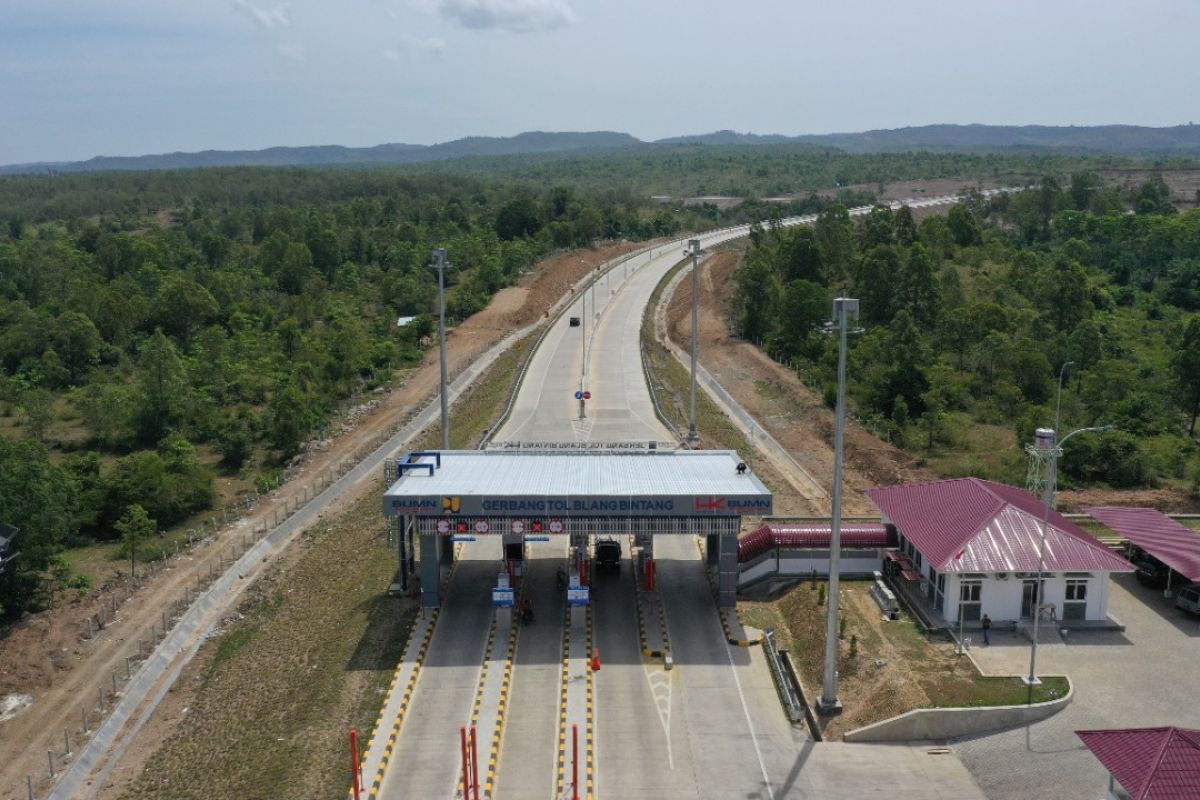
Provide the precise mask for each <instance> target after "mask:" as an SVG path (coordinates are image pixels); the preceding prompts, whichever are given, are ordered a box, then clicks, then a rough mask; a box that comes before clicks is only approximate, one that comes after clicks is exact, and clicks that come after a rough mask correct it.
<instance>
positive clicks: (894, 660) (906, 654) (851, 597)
mask: <svg viewBox="0 0 1200 800" xmlns="http://www.w3.org/2000/svg"><path fill="white" fill-rule="evenodd" d="M824 583H825V582H824V580H823V579H822V580H820V581H819V583H817V584H814V583H812V582H811V581H808V580H804V581H802V582H801V583H800V584H798V585H796V586H794V587H792V588H791V589H789V590H788V591H787V592H786V593H784V594H783V595H782V596H780V597H779V598H777V599H774V600H771V601H766V602H749V601H742V602H739V603H738V614H739V616H740V617H741V618H742V620H743V621H744V622H746V623H748V624H750V625H753V626H755V627H758V628H763V629H774V630H775V631H776V640H777V641H778V643H779V646H780V647H781V648H785V649H788V650H789V651H790V653H791V657H792V661H793V663H794V664H795V665H796V668H797V670H799V672H800V676H801V679H802V680H803V681H804V684H805V687H806V689H807V690H808V692H809V693H810V694H812V695H815V694H817V693H819V692H820V690H821V686H822V681H823V678H824V665H825V660H824V659H825V623H826V612H827V608H828V607H827V606H826V605H824V604H821V603H820V602H819V600H820V597H821V594H822V592H821V591H820V587H821V586H822V585H824ZM869 586H870V582H868V581H843V582H842V616H843V617H844V618H845V620H846V629H845V634H844V637H843V638H842V639H841V641H840V643H839V646H838V673H839V689H838V696H839V697H840V698H841V700H842V703H843V705H844V706H845V711H844V713H843V714H842V716H841V717H835V718H833V719H832V720H828V721H827V725H828V726H829V727H828V728H827V729H826V732H827V734H832V735H834V736H838V735H840V734H841V733H845V732H846V731H847V730H851V729H853V728H856V727H859V726H862V725H867V724H870V723H872V722H878V721H879V720H882V719H887V718H888V717H892V716H895V715H896V714H902V713H904V712H905V711H910V710H912V709H914V708H929V707H961V706H992V705H1015V704H1020V703H1026V702H1034V703H1038V702H1042V701H1044V700H1051V699H1054V698H1056V697H1062V696H1063V695H1064V694H1066V691H1067V682H1066V680H1065V679H1063V678H1054V677H1050V678H1045V679H1044V680H1043V682H1042V684H1041V685H1040V686H1038V687H1035V689H1034V691H1033V693H1032V694H1031V693H1030V692H1029V689H1028V687H1026V686H1025V684H1024V683H1022V682H1021V680H1020V679H1019V678H1016V677H1013V678H1007V677H989V676H984V675H980V674H979V671H978V670H977V669H975V665H974V664H972V663H971V660H970V659H969V658H967V657H966V656H962V655H959V654H958V653H957V652H956V650H957V645H956V644H955V643H954V642H953V641H951V640H950V639H949V638H947V637H944V636H937V635H933V636H930V635H927V634H925V633H924V632H923V631H922V630H921V629H920V628H918V627H917V625H916V624H915V623H914V622H913V621H912V620H911V619H909V618H907V616H902V617H901V619H899V620H896V621H892V622H889V621H884V620H883V619H882V614H881V613H880V612H879V609H878V607H877V606H876V605H875V601H874V600H872V599H871V598H870V596H869V594H868V592H867V589H868V587H869ZM852 640H857V643H856V644H855V645H854V648H855V649H856V651H857V652H856V653H855V654H853V655H852V654H851V642H852Z"/></svg>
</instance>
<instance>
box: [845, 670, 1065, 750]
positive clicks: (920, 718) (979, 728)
mask: <svg viewBox="0 0 1200 800" xmlns="http://www.w3.org/2000/svg"><path fill="white" fill-rule="evenodd" d="M1067 686H1068V687H1070V688H1068V689H1067V693H1066V695H1064V696H1063V697H1059V698H1057V699H1055V700H1047V701H1046V702H1044V703H1034V704H1033V705H1020V706H978V707H975V706H973V707H970V708H918V709H914V710H913V711H909V712H907V713H904V714H901V715H900V716H898V717H892V718H891V719H885V720H883V721H882V722H876V723H874V724H873V725H865V726H863V727H861V728H856V729H855V730H852V731H850V732H849V733H847V734H846V735H845V736H844V737H843V738H844V739H845V741H847V742H911V741H917V740H922V739H933V740H938V741H941V740H944V739H956V738H958V737H960V736H973V735H975V734H979V733H987V732H988V731H994V730H999V729H1001V728H1012V727H1016V726H1018V725H1027V724H1028V723H1030V722H1037V721H1038V720H1042V719H1046V718H1047V717H1052V716H1054V715H1055V714H1057V713H1058V712H1059V711H1061V710H1062V709H1064V708H1066V706H1067V704H1068V703H1070V702H1071V698H1072V697H1073V696H1074V695H1075V687H1074V685H1072V684H1071V681H1070V679H1069V678H1068V679H1067Z"/></svg>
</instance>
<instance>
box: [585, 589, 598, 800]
mask: <svg viewBox="0 0 1200 800" xmlns="http://www.w3.org/2000/svg"><path fill="white" fill-rule="evenodd" d="M593 647H594V645H593V643H592V606H591V604H590V603H589V604H588V607H587V650H585V651H584V655H585V658H586V657H587V656H589V655H591V654H592V653H594V652H595V650H593V649H592V648H593ZM595 674H596V673H595V671H594V670H592V669H591V668H590V665H589V669H588V670H587V736H586V740H587V758H586V759H585V760H584V763H585V764H586V765H587V772H586V774H587V795H586V798H587V800H595V796H596V703H595V697H596V695H595V692H594V691H593V685H594V683H595V681H594V676H595Z"/></svg>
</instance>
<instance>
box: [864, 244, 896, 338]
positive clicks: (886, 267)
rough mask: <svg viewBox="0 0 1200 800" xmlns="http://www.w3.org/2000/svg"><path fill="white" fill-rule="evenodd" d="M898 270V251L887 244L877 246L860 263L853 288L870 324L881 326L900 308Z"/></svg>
mask: <svg viewBox="0 0 1200 800" xmlns="http://www.w3.org/2000/svg"><path fill="white" fill-rule="evenodd" d="M899 269H900V257H899V255H897V253H896V248H894V247H889V246H887V245H878V246H876V247H874V248H873V249H871V250H870V251H869V252H868V253H866V254H865V255H864V256H863V257H862V259H861V260H860V261H859V264H858V271H857V274H856V275H855V277H854V287H855V290H856V291H857V292H858V296H859V297H860V298H861V299H862V315H863V319H865V320H866V321H867V322H869V323H872V324H875V325H881V324H885V323H887V322H889V321H890V320H891V319H892V316H893V315H894V314H895V311H896V308H897V303H896V283H897V280H898V278H899V276H898V274H897V273H898V272H899Z"/></svg>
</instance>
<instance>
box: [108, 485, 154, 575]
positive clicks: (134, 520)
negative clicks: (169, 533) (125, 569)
mask: <svg viewBox="0 0 1200 800" xmlns="http://www.w3.org/2000/svg"><path fill="white" fill-rule="evenodd" d="M113 527H114V528H116V530H117V533H118V534H119V535H120V537H121V551H122V552H124V553H128V554H129V577H131V578H134V577H137V575H136V572H135V566H134V565H135V563H136V559H137V553H138V548H140V547H141V545H142V542H144V541H146V540H147V539H149V538H150V537H151V536H153V535H154V534H155V533H157V532H158V525H157V524H155V522H154V520H152V519H151V518H150V515H149V514H147V513H146V509H144V508H142V507H141V506H140V505H138V504H137V503H134V504H133V505H131V506H129V508H128V509H126V511H125V514H124V516H122V517H121V518H120V519H119V520H117V522H116V524H115V525H113Z"/></svg>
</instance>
